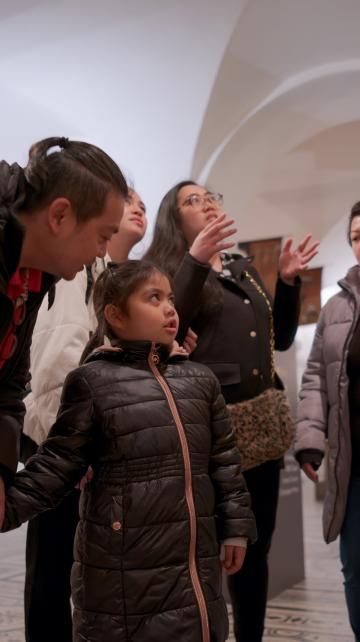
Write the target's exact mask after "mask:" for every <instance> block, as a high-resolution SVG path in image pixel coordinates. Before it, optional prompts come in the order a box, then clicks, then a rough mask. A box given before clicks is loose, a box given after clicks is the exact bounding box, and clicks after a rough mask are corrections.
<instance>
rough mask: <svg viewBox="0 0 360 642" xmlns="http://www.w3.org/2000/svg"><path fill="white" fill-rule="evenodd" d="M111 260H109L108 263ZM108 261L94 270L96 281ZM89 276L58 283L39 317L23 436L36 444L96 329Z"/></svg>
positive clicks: (52, 419)
mask: <svg viewBox="0 0 360 642" xmlns="http://www.w3.org/2000/svg"><path fill="white" fill-rule="evenodd" d="M108 258H109V257H106V260H108ZM104 266H105V261H104V260H103V259H97V260H96V262H95V263H94V266H93V268H92V275H93V278H94V281H95V280H96V278H97V277H98V276H99V274H100V273H101V272H102V271H103V269H104ZM87 283H88V280H87V273H86V269H85V268H84V269H83V270H82V272H79V273H78V274H77V276H76V277H75V279H74V280H73V281H64V280H61V281H59V282H58V283H57V284H56V295H55V301H54V303H53V305H52V306H51V307H50V309H48V298H47V297H45V299H44V301H43V303H42V305H41V307H40V310H39V314H38V317H37V321H36V325H35V329H34V334H33V338H32V345H31V353H30V371H31V392H30V393H29V394H28V395H27V397H26V398H25V405H26V415H25V420H24V433H25V434H26V435H28V436H29V437H31V439H33V440H34V441H35V442H36V443H37V444H41V442H42V441H44V439H46V437H47V435H48V432H49V430H50V428H51V426H52V425H53V423H54V422H55V419H56V415H57V412H58V408H59V405H60V397H61V392H62V387H63V383H64V380H65V377H66V375H67V374H68V373H69V372H70V371H71V370H73V369H74V368H76V367H77V366H78V365H79V360H80V357H81V354H82V352H83V350H84V348H85V346H86V344H87V342H88V339H89V333H90V332H91V331H93V330H94V329H95V327H96V319H95V314H94V309H93V304H92V295H90V297H89V300H88V303H86V301H85V299H86V289H87Z"/></svg>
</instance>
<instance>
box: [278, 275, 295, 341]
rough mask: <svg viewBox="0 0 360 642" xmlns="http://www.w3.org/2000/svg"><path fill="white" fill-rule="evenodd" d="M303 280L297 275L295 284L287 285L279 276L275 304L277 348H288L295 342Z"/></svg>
mask: <svg viewBox="0 0 360 642" xmlns="http://www.w3.org/2000/svg"><path fill="white" fill-rule="evenodd" d="M300 290H301V281H300V278H299V277H296V279H295V284H294V285H287V284H286V283H284V281H282V280H281V278H280V277H279V278H278V280H277V282H276V290H275V297H274V305H273V316H274V330H275V348H276V350H288V348H290V346H291V344H292V343H293V341H294V339H295V335H296V331H297V328H298V324H299V316H300Z"/></svg>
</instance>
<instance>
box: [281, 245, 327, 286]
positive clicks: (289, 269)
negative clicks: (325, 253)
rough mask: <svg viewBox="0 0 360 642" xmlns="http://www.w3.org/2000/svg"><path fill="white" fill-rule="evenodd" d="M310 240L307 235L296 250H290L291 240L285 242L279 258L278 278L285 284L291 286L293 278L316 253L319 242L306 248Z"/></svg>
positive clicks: (306, 265)
mask: <svg viewBox="0 0 360 642" xmlns="http://www.w3.org/2000/svg"><path fill="white" fill-rule="evenodd" d="M310 239H311V234H307V235H306V236H305V238H304V239H303V240H302V241H301V243H299V245H298V246H297V248H296V250H293V249H292V242H293V241H292V239H291V238H290V239H288V240H287V241H286V243H285V245H284V247H283V249H282V251H281V254H280V258H279V272H280V277H281V280H282V281H285V283H288V284H289V285H293V283H294V279H295V277H296V276H298V275H299V273H300V271H301V270H305V268H307V267H308V265H309V263H310V261H311V259H313V258H314V256H316V254H317V253H318V247H319V245H320V242H319V241H316V242H315V243H312V244H311V245H310V247H308V244H309V241H310Z"/></svg>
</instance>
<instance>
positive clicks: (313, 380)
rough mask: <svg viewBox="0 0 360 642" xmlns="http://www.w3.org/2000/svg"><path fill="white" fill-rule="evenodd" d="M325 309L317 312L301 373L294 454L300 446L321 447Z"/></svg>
mask: <svg viewBox="0 0 360 642" xmlns="http://www.w3.org/2000/svg"><path fill="white" fill-rule="evenodd" d="M324 319H325V312H324V310H323V311H322V312H321V313H320V317H319V321H318V324H317V327H316V332H315V337H314V340H313V344H312V347H311V351H310V355H309V358H308V361H307V364H306V369H305V372H304V374H303V378H302V383H301V389H300V394H299V403H298V408H297V419H296V440H295V455H298V454H299V453H300V452H301V451H303V450H316V451H320V452H321V453H323V452H324V448H325V438H326V437H325V436H326V431H327V423H328V392H327V385H326V368H325V362H324V354H323V341H324V339H323V333H324V328H325V321H324Z"/></svg>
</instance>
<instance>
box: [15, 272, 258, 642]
mask: <svg viewBox="0 0 360 642" xmlns="http://www.w3.org/2000/svg"><path fill="white" fill-rule="evenodd" d="M94 306H95V310H96V314H97V318H98V324H99V325H98V329H97V332H96V333H95V335H94V337H93V339H92V342H91V343H92V346H90V347H93V345H94V344H95V343H96V342H97V343H98V344H103V343H104V337H105V336H106V337H107V338H108V339H109V340H110V344H111V345H109V346H107V347H104V346H102V347H101V348H100V349H98V350H97V351H96V352H94V353H92V354H91V355H90V356H89V357H88V358H87V360H86V363H85V364H84V365H82V366H80V368H77V369H76V370H74V371H73V372H72V373H70V374H69V375H68V377H67V379H66V382H65V386H64V391H63V396H62V404H61V407H60V411H59V414H58V418H57V421H56V423H55V425H54V427H53V429H52V431H51V432H50V436H49V438H48V439H47V441H46V442H45V443H44V444H43V445H42V446H41V447H40V449H39V451H38V454H37V455H35V456H34V457H33V458H31V459H30V460H29V462H28V464H27V466H26V468H25V470H24V471H22V472H21V473H19V474H18V475H17V476H16V478H15V483H14V485H13V486H12V487H11V488H10V489H9V492H8V496H7V504H6V518H5V527H4V530H9V529H11V528H14V527H16V526H18V525H19V524H20V523H22V522H24V521H26V520H28V519H29V518H31V517H33V516H34V515H35V514H36V513H38V512H40V511H42V510H46V509H48V508H51V507H53V506H55V505H56V504H57V503H58V502H59V501H60V500H61V498H62V497H63V496H64V494H65V493H67V492H69V491H70V489H72V488H73V486H74V484H75V483H76V482H77V481H78V480H79V479H80V477H81V476H82V475H83V474H84V472H85V471H86V469H87V466H88V465H89V464H91V465H92V467H93V471H94V475H93V479H92V480H91V481H90V482H89V483H88V484H87V485H86V486H85V488H84V490H83V491H82V497H81V502H80V523H79V526H78V529H77V533H76V541H75V563H74V566H73V572H72V598H73V602H74V640H76V641H80V640H81V641H83V642H102V641H103V640H104V639H106V640H107V642H123V641H124V642H125V640H131V641H132V642H140V641H141V642H161V641H164V642H165V641H166V642H168V640H169V639H171V640H174V641H179V642H180V641H181V642H199V641H200V640H201V641H202V642H210V641H211V642H224V640H225V639H226V638H227V634H228V625H227V612H226V607H225V603H224V600H223V597H222V594H221V566H220V563H219V541H222V542H223V543H224V544H225V559H224V561H223V566H224V567H225V569H226V571H227V572H228V573H233V572H236V571H237V570H239V568H240V567H241V564H242V561H243V559H244V554H245V545H246V540H250V541H252V540H254V538H255V524H254V519H253V516H252V513H251V510H250V507H249V495H248V493H247V491H246V486H245V483H244V480H243V477H242V474H241V471H240V457H239V453H238V450H237V448H236V446H235V443H234V439H233V435H232V432H231V428H230V424H229V421H228V417H227V413H226V410H225V405H224V400H223V398H222V396H221V394H220V389H219V384H218V382H217V380H216V378H215V377H214V375H213V374H212V373H211V371H210V370H209V369H208V368H207V367H205V366H202V365H199V364H197V363H194V362H191V361H187V360H186V359H184V358H183V357H182V356H179V355H176V356H173V357H171V356H170V350H171V347H172V344H173V341H174V337H175V336H176V334H177V330H178V317H177V313H176V311H175V308H174V302H173V294H172V290H171V286H170V283H169V280H168V278H167V276H166V275H165V274H164V273H163V272H161V271H160V270H159V269H157V268H155V267H154V266H153V265H152V264H150V263H147V262H138V261H126V262H124V263H121V264H110V265H109V266H108V268H107V269H106V270H105V271H104V272H103V273H102V275H101V276H100V277H99V279H98V281H97V283H96V285H95V290H94ZM239 538H240V539H239ZM243 538H245V539H243Z"/></svg>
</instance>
